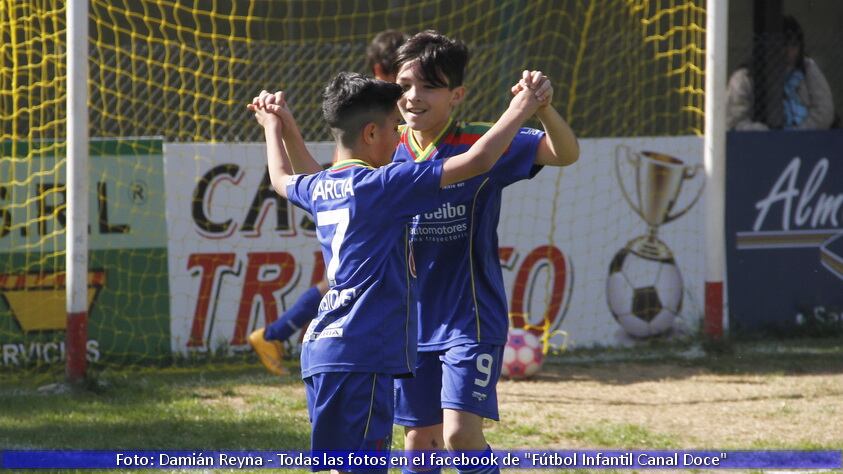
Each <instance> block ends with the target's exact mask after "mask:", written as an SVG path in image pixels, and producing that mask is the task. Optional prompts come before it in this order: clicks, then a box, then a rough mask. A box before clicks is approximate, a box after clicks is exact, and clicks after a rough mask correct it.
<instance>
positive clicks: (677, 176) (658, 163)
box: [606, 145, 705, 338]
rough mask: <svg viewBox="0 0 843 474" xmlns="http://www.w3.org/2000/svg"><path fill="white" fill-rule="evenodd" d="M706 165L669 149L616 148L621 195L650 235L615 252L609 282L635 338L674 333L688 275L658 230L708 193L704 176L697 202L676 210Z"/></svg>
mask: <svg viewBox="0 0 843 474" xmlns="http://www.w3.org/2000/svg"><path fill="white" fill-rule="evenodd" d="M624 164H626V166H627V167H628V168H631V170H632V171H633V176H634V178H635V188H634V194H631V193H630V192H629V190H628V189H627V187H626V185H625V184H624V179H623V177H624V174H623V173H622V172H621V169H622V167H623V166H624ZM701 168H702V166H701V165H695V166H691V165H685V164H684V163H683V162H682V160H680V159H678V158H675V157H673V156H670V155H666V154H663V153H658V152H653V151H642V152H636V151H633V150H632V149H631V148H630V147H628V146H626V145H619V146H618V147H617V149H616V155H615V172H616V176H617V179H618V184H619V185H620V189H621V193H623V197H624V199H626V202H627V203H628V204H629V205H630V207H632V210H633V211H635V213H636V214H638V215H639V216H640V217H641V218H642V219H643V220H644V222H646V223H647V233H646V234H645V235H642V236H639V237H636V238H634V239H632V240H630V241H629V242H628V243H627V244H626V246H624V247H623V248H622V249H620V250H619V251H618V253H617V254H615V256H614V258H613V259H612V262H611V264H610V265H609V278H608V280H607V282H606V299H607V301H608V303H609V309H610V310H611V312H612V315H613V316H614V317H615V320H616V321H617V322H618V324H620V325H621V327H623V329H624V330H625V331H626V332H627V333H628V334H629V335H630V336H633V337H638V338H644V337H650V336H655V335H658V334H662V333H665V332H667V331H669V330H670V329H671V328H672V327H673V322H674V319H675V318H676V316H677V315H678V314H679V311H680V310H681V308H682V293H683V291H682V290H683V288H682V275H681V274H680V272H679V269H678V268H677V266H676V262H675V260H674V258H673V252H671V250H670V248H668V246H667V244H665V243H664V242H662V241H661V240H660V239H659V237H658V230H659V226H662V225H664V224H666V223H668V222H670V221H673V220H676V219H678V218H679V217H681V216H682V215H684V214H685V213H686V212H688V211H689V210H690V209H691V208H692V207H693V206H694V204H696V202H697V201H698V200H699V198H700V196H702V191H703V187H704V184H705V183H704V180H702V179H700V180H699V181H701V183H700V184H699V189H698V191H697V194H696V196H694V198H693V199H692V200H691V202H690V203H689V204H688V205H687V206H685V208H684V209H682V210H679V211H677V210H674V206H675V205H676V202H677V199H678V197H679V195H680V193H681V191H682V187H683V185H684V184H685V182H686V181H690V180H693V179H694V178H695V177H697V176H699V177H700V178H702V176H703V175H702V173H700V172H699V171H700V169H701Z"/></svg>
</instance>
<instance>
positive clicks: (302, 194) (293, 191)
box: [287, 173, 321, 215]
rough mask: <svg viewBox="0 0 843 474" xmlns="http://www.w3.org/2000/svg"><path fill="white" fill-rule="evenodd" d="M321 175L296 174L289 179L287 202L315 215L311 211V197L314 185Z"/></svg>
mask: <svg viewBox="0 0 843 474" xmlns="http://www.w3.org/2000/svg"><path fill="white" fill-rule="evenodd" d="M320 174H321V173H317V174H294V175H292V176H288V177H287V200H288V201H290V202H291V203H293V205H295V206H296V207H299V208H301V209H304V210H305V211H307V212H308V213H310V214H311V215H313V210H312V209H311V203H312V201H311V199H310V196H311V195H312V192H313V185H314V184H315V182H316V178H317V177H318V176H319V175H320Z"/></svg>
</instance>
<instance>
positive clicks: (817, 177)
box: [726, 130, 843, 335]
mask: <svg viewBox="0 0 843 474" xmlns="http://www.w3.org/2000/svg"><path fill="white" fill-rule="evenodd" d="M726 156H727V165H726V248H727V250H726V258H727V282H728V301H729V325H730V330H731V331H732V332H733V333H736V334H744V335H750V334H758V333H760V332H766V333H778V334H781V335H791V334H793V335H821V334H827V333H841V332H843V130H831V131H780V132H732V133H730V134H729V135H728V140H727V152H726Z"/></svg>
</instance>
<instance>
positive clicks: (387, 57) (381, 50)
mask: <svg viewBox="0 0 843 474" xmlns="http://www.w3.org/2000/svg"><path fill="white" fill-rule="evenodd" d="M407 38H409V36H407V35H406V34H405V33H402V32H400V31H398V30H385V31H381V32H380V33H378V34H377V35H375V38H374V39H373V40H372V42H371V43H369V46H368V47H366V68H367V69H368V70H369V71H372V72H374V70H375V64H380V65H381V67H382V68H383V72H384V73H385V74H395V73H396V72H398V65H397V64H396V63H395V58H396V57H397V56H398V48H400V47H401V45H402V44H404V42H405V41H407Z"/></svg>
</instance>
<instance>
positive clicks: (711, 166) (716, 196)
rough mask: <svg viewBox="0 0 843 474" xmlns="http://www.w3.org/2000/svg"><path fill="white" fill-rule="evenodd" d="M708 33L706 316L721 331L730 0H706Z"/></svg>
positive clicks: (708, 330)
mask: <svg viewBox="0 0 843 474" xmlns="http://www.w3.org/2000/svg"><path fill="white" fill-rule="evenodd" d="M706 7H707V8H706V38H705V137H704V142H705V144H704V156H703V160H704V163H705V171H706V181H707V184H706V196H705V204H706V207H705V319H704V324H703V331H704V333H705V334H706V335H707V336H709V337H713V338H719V337H721V336H723V332H724V327H725V326H726V321H727V319H726V318H728V314H727V311H726V306H725V303H726V299H725V295H726V294H725V290H724V288H725V287H724V284H723V283H724V282H723V279H724V276H725V275H726V240H725V239H726V230H725V223H726V217H725V213H726V183H725V181H726V78H727V71H726V67H727V64H728V61H727V54H728V49H727V48H728V33H729V31H728V13H729V5H728V2H727V0H708V2H707V4H706Z"/></svg>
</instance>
